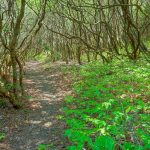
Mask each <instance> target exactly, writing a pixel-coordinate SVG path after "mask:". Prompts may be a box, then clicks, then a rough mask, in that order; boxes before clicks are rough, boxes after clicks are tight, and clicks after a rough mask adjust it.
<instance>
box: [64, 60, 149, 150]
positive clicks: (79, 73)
mask: <svg viewBox="0 0 150 150" xmlns="http://www.w3.org/2000/svg"><path fill="white" fill-rule="evenodd" d="M64 71H65V72H66V73H67V72H71V74H72V76H73V77H72V78H73V92H74V94H73V96H71V95H69V96H66V98H65V99H66V107H65V108H64V111H65V117H64V118H65V121H66V123H67V125H68V129H67V130H66V131H65V135H66V136H67V137H68V139H69V140H70V142H71V143H72V145H70V146H69V147H68V150H83V149H86V150H120V149H121V150H148V149H150V123H149V121H150V117H149V113H150V103H149V99H150V78H149V77H150V64H148V63H146V62H136V63H132V62H127V61H122V62H115V63H112V64H107V65H106V64H105V65H103V64H100V63H98V62H93V63H89V64H86V65H84V66H82V67H80V68H78V69H75V67H72V68H70V69H66V70H65V68H64Z"/></svg>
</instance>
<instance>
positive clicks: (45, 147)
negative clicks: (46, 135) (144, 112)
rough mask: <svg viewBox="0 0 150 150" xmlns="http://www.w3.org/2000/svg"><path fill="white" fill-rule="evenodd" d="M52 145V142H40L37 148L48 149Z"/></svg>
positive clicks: (40, 149) (39, 149)
mask: <svg viewBox="0 0 150 150" xmlns="http://www.w3.org/2000/svg"><path fill="white" fill-rule="evenodd" d="M52 146H53V145H52V144H40V145H39V146H38V150H48V149H49V148H51V147H52Z"/></svg>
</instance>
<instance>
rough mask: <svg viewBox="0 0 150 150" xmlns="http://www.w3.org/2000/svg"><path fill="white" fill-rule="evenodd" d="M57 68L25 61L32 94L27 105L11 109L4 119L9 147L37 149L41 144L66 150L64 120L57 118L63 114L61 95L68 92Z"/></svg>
mask: <svg viewBox="0 0 150 150" xmlns="http://www.w3.org/2000/svg"><path fill="white" fill-rule="evenodd" d="M59 69H60V68H59V67H58V66H57V68H54V67H52V68H51V69H50V71H44V69H43V65H42V64H41V63H39V62H34V61H32V62H28V63H27V64H26V67H25V70H26V75H25V84H26V89H27V92H28V93H29V94H30V95H31V96H32V98H31V99H30V108H29V109H27V110H26V109H25V110H19V111H13V112H12V114H9V117H6V118H7V119H6V120H5V119H4V120H5V122H4V124H5V130H7V132H8V135H7V138H6V139H7V149H8V150H37V148H38V145H39V144H42V143H43V144H50V145H53V146H52V147H51V148H49V149H50V150H55V149H56V150H63V149H65V147H66V145H67V140H66V139H65V137H64V128H65V123H64V122H62V121H60V120H58V119H57V118H58V115H61V114H62V112H61V109H62V107H63V97H64V95H66V93H67V92H68V91H67V90H66V88H63V86H64V83H63V81H62V75H61V73H60V71H59ZM8 122H9V123H8ZM10 122H11V123H10Z"/></svg>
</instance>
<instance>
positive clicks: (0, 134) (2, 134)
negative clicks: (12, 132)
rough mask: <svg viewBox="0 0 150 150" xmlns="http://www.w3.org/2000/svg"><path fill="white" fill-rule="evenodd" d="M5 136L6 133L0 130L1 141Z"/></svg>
mask: <svg viewBox="0 0 150 150" xmlns="http://www.w3.org/2000/svg"><path fill="white" fill-rule="evenodd" d="M5 137H6V134H5V133H2V132H0V141H2V140H3V139H5Z"/></svg>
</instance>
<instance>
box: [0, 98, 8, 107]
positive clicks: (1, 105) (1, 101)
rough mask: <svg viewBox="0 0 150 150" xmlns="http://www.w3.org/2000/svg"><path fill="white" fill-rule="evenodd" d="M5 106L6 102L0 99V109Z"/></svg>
mask: <svg viewBox="0 0 150 150" xmlns="http://www.w3.org/2000/svg"><path fill="white" fill-rule="evenodd" d="M6 106H7V103H6V101H5V100H4V99H1V98H0V108H5V107H6Z"/></svg>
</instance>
